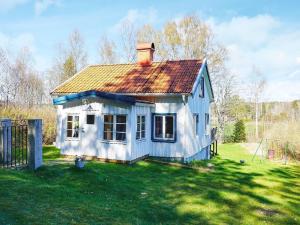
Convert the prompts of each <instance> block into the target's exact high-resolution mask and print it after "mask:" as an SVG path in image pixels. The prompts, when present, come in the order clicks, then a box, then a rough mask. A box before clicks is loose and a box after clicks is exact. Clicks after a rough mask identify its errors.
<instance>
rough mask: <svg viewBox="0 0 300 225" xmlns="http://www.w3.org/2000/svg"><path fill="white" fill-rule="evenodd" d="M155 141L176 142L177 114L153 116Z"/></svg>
mask: <svg viewBox="0 0 300 225" xmlns="http://www.w3.org/2000/svg"><path fill="white" fill-rule="evenodd" d="M152 124H153V129H152V130H153V135H152V140H153V141H162V142H175V141H176V114H154V115H153V123H152Z"/></svg>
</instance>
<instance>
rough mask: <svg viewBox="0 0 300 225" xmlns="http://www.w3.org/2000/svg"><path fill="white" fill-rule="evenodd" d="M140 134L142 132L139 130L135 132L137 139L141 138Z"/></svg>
mask: <svg viewBox="0 0 300 225" xmlns="http://www.w3.org/2000/svg"><path fill="white" fill-rule="evenodd" d="M140 134H141V132H138V131H137V132H136V133H135V139H137V140H138V139H141V137H140Z"/></svg>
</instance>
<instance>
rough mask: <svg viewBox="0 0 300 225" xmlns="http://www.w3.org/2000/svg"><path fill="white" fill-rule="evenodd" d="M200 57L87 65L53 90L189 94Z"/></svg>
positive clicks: (59, 91)
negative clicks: (142, 63) (145, 62)
mask: <svg viewBox="0 0 300 225" xmlns="http://www.w3.org/2000/svg"><path fill="white" fill-rule="evenodd" d="M201 66H202V60H178V61H165V62H153V63H152V64H151V65H148V66H142V65H139V64H137V63H135V64H113V65H92V66H88V67H86V68H85V69H83V70H82V71H80V72H79V73H77V74H75V75H74V76H73V77H71V78H70V79H69V80H67V81H66V82H64V83H63V84H61V85H60V86H58V87H57V88H56V89H54V90H53V91H52V93H51V94H54V95H65V94H70V93H80V92H84V91H89V90H94V91H99V92H107V93H117V94H128V95H130V94H168V93H170V94H190V93H192V91H193V85H194V83H195V81H196V79H197V76H198V74H199V71H200V68H201Z"/></svg>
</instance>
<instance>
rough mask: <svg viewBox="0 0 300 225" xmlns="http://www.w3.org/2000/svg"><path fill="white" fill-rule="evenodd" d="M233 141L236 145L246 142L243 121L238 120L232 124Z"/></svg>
mask: <svg viewBox="0 0 300 225" xmlns="http://www.w3.org/2000/svg"><path fill="white" fill-rule="evenodd" d="M233 141H234V142H236V143H238V142H244V141H246V132H245V124H244V121H243V120H238V121H237V122H236V123H235V124H234V131H233Z"/></svg>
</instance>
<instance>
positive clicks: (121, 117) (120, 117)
mask: <svg viewBox="0 0 300 225" xmlns="http://www.w3.org/2000/svg"><path fill="white" fill-rule="evenodd" d="M117 123H126V116H125V115H117Z"/></svg>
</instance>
